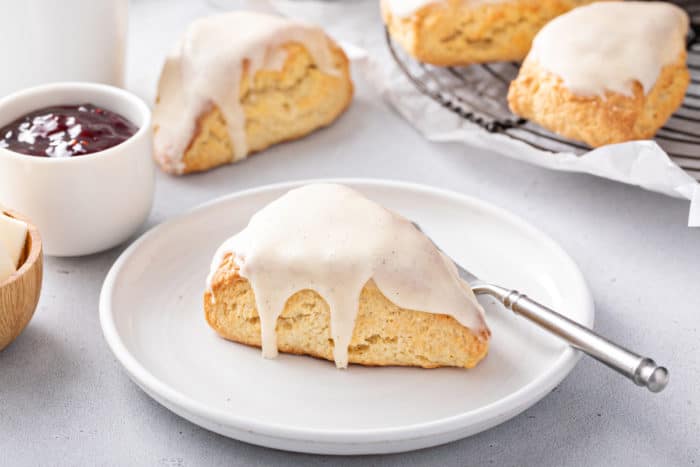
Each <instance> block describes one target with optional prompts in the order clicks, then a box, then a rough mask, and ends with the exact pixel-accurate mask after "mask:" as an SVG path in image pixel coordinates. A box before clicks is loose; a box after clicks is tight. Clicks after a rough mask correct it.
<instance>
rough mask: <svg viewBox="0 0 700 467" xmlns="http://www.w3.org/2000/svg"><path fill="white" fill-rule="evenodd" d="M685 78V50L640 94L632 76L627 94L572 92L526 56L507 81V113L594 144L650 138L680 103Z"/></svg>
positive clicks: (638, 86)
mask: <svg viewBox="0 0 700 467" xmlns="http://www.w3.org/2000/svg"><path fill="white" fill-rule="evenodd" d="M689 82H690V73H689V72H688V68H687V66H686V52H685V51H683V52H682V53H681V54H680V56H679V57H678V60H677V61H676V62H675V63H673V64H671V65H667V66H665V67H664V68H662V70H661V72H660V74H659V77H658V79H657V80H656V83H655V84H654V86H653V88H652V89H651V90H650V91H649V93H647V94H646V95H645V93H644V90H643V88H642V85H641V84H640V83H638V82H635V83H634V85H633V95H632V96H626V95H623V94H619V93H615V92H606V94H605V96H604V97H602V96H581V95H577V94H575V93H573V92H572V91H570V90H569V89H568V88H567V87H566V85H565V84H564V82H563V81H562V79H561V78H560V77H558V76H556V75H554V74H553V73H550V72H549V71H547V70H545V69H543V68H542V67H541V66H540V65H539V64H538V63H537V61H536V60H534V59H530V58H528V59H527V60H526V61H525V63H523V66H522V67H521V69H520V73H519V74H518V77H517V78H516V79H515V80H514V81H513V82H512V83H511V85H510V89H509V91H508V104H509V106H510V109H511V110H512V111H513V113H515V114H517V115H520V116H522V117H524V118H527V119H528V120H531V121H533V122H536V123H538V124H539V125H541V126H542V127H544V128H546V129H548V130H550V131H553V132H554V133H557V134H560V135H562V136H564V137H566V138H570V139H573V140H576V141H582V142H584V143H586V144H588V145H590V146H592V147H599V146H603V145H606V144H614V143H621V142H625V141H632V140H639V139H650V138H652V137H653V136H654V134H656V132H657V131H658V130H659V128H661V127H662V126H663V125H664V124H665V123H666V121H667V120H668V119H669V117H670V116H671V115H672V114H673V112H675V111H676V109H678V107H680V105H681V104H682V102H683V98H684V96H685V91H686V89H687V87H688V83H689Z"/></svg>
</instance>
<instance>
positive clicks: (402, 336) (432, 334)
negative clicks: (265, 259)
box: [204, 254, 489, 368]
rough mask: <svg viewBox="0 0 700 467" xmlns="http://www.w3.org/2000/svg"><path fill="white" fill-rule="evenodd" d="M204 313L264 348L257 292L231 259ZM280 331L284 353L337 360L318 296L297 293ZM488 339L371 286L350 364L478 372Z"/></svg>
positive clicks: (233, 336) (225, 331)
mask: <svg viewBox="0 0 700 467" xmlns="http://www.w3.org/2000/svg"><path fill="white" fill-rule="evenodd" d="M212 294H213V296H214V298H215V301H212ZM204 313H205V316H206V319H207V322H208V323H209V325H210V326H211V327H212V328H213V329H214V330H215V331H216V332H217V333H218V334H219V335H220V336H221V337H223V338H225V339H228V340H231V341H235V342H239V343H242V344H246V345H250V346H256V347H260V346H261V337H260V319H259V317H258V311H257V309H256V306H255V295H254V293H253V290H252V288H251V286H250V283H249V282H248V280H247V279H245V278H243V277H241V276H240V275H239V273H238V266H237V265H236V264H235V261H234V259H233V255H231V254H229V255H226V256H225V257H224V259H223V260H222V263H221V265H220V266H219V268H218V270H217V271H216V273H215V274H214V277H213V280H212V284H211V291H206V292H205V294H204ZM276 329H277V346H278V349H279V351H280V352H287V353H293V354H299V355H311V356H313V357H317V358H323V359H326V360H331V361H332V360H333V340H332V339H331V333H330V310H329V307H328V304H327V303H326V301H325V300H324V299H323V298H322V297H321V296H320V295H319V294H318V293H316V292H315V291H313V290H302V291H300V292H297V293H296V294H294V295H293V296H291V297H290V298H289V300H288V301H287V303H286V305H285V307H284V311H283V312H282V314H281V315H280V317H279V319H278V320H277V328H276ZM488 337H489V336H488V333H485V334H483V335H481V336H477V335H475V334H474V333H472V332H471V331H470V330H469V329H468V328H466V327H464V326H462V325H461V324H459V322H457V321H456V320H455V319H454V318H452V317H451V316H447V315H440V314H432V313H425V312H420V311H413V310H406V309H403V308H400V307H398V306H396V305H394V304H393V303H392V302H391V301H389V300H388V299H387V298H386V297H385V296H384V295H383V294H382V292H381V291H380V290H379V289H378V288H377V286H376V285H375V284H374V281H369V282H368V283H367V284H366V285H365V287H364V288H363V289H362V293H361V295H360V309H359V311H358V314H357V319H356V321H355V329H354V332H353V336H352V340H351V342H350V347H349V361H350V363H357V364H361V365H368V366H389V365H396V366H417V367H423V368H437V367H444V366H451V367H462V368H472V367H474V366H475V365H476V364H477V363H479V361H480V360H481V359H483V358H484V357H485V356H486V353H487V351H488Z"/></svg>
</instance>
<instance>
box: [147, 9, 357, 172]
mask: <svg viewBox="0 0 700 467" xmlns="http://www.w3.org/2000/svg"><path fill="white" fill-rule="evenodd" d="M352 94H353V85H352V81H351V78H350V69H349V62H348V59H347V57H346V56H345V53H344V52H343V50H342V49H341V48H340V47H338V46H337V45H336V44H335V43H334V42H333V40H332V39H330V38H329V37H328V36H327V35H326V34H325V33H324V32H323V31H322V30H321V29H320V28H318V27H315V26H311V25H308V24H305V23H301V22H298V21H294V20H291V19H288V18H283V17H278V16H273V15H266V14H260V13H252V12H241V11H238V12H232V13H226V14H221V15H217V16H212V17H208V18H203V19H199V20H196V21H195V22H194V23H192V24H191V25H190V27H189V28H188V29H187V31H186V33H185V34H184V36H183V37H182V39H181V40H180V42H179V43H178V44H177V46H176V47H175V49H174V50H173V51H172V52H171V53H170V55H169V56H168V57H167V59H166V63H165V65H164V66H163V70H162V72H161V76H160V80H159V84H158V97H157V99H156V105H155V108H154V113H153V121H154V157H155V159H156V161H157V162H158V164H159V165H160V166H161V168H162V169H163V170H165V171H167V172H170V173H174V174H184V173H189V172H198V171H203V170H208V169H211V168H213V167H217V166H219V165H222V164H228V163H231V162H236V161H239V160H241V159H244V158H246V157H247V156H248V155H250V154H252V153H254V152H258V151H262V150H263V149H265V148H267V147H269V146H271V145H273V144H277V143H280V142H283V141H287V140H292V139H296V138H301V137H303V136H305V135H306V134H308V133H310V132H312V131H314V130H316V129H318V128H321V127H323V126H326V125H329V124H330V123H332V122H333V121H334V120H335V119H336V118H337V117H338V116H339V115H340V114H341V113H343V111H344V110H345V109H346V108H347V107H348V105H349V104H350V101H351V100H352Z"/></svg>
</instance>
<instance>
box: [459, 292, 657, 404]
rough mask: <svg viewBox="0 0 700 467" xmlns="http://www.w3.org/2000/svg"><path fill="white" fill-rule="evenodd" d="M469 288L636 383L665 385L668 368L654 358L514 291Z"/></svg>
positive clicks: (650, 388)
mask: <svg viewBox="0 0 700 467" xmlns="http://www.w3.org/2000/svg"><path fill="white" fill-rule="evenodd" d="M472 287H473V289H474V292H475V293H477V294H487V295H490V296H492V297H495V298H497V299H498V300H499V301H501V303H503V305H505V307H506V308H507V309H509V310H512V311H513V312H515V313H517V314H518V315H520V316H522V317H524V318H527V319H528V320H530V321H532V322H534V323H536V324H538V325H539V326H541V327H543V328H544V329H546V330H548V331H550V332H551V333H553V334H555V335H557V336H559V337H561V338H562V339H564V340H565V341H566V342H567V343H569V345H571V346H572V347H574V348H576V349H578V350H581V351H582V352H585V353H586V354H588V355H589V356H591V357H593V358H595V359H596V360H598V361H600V362H602V363H604V364H606V365H607V366H609V367H610V368H612V369H613V370H616V371H618V372H620V373H621V374H623V375H624V376H626V377H627V378H629V379H631V380H632V381H633V382H634V383H635V384H637V385H638V386H644V387H646V388H647V389H649V390H650V391H651V392H660V391H662V390H663V389H664V388H665V387H666V385H667V384H668V379H669V374H668V370H666V368H664V367H662V366H658V365H656V363H655V362H654V360H652V359H650V358H646V357H642V356H640V355H637V354H636V353H634V352H631V351H629V350H627V349H625V348H623V347H620V346H619V345H617V344H614V343H613V342H610V341H609V340H607V339H605V338H604V337H602V336H599V335H598V334H596V333H595V332H593V331H592V330H590V329H588V328H586V327H584V326H581V325H580V324H578V323H576V322H574V321H572V320H570V319H569V318H566V317H565V316H562V315H560V314H559V313H557V312H556V311H554V310H552V309H551V308H548V307H546V306H544V305H541V304H540V303H537V302H536V301H534V300H532V299H531V298H528V297H527V296H526V295H525V294H521V293H520V292H518V291H517V290H509V289H506V288H503V287H500V286H497V285H493V284H488V283H483V282H479V283H476V284H472Z"/></svg>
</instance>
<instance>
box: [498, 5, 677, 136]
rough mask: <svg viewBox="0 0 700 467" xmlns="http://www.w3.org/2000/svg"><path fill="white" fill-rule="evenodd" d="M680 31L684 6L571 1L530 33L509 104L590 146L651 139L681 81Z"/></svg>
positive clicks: (672, 109)
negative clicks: (569, 7) (568, 8)
mask: <svg viewBox="0 0 700 467" xmlns="http://www.w3.org/2000/svg"><path fill="white" fill-rule="evenodd" d="M619 18H626V19H627V20H626V21H620V20H619ZM687 31H688V17H687V15H686V13H685V12H684V11H683V10H681V9H680V8H678V7H676V6H674V5H672V4H670V3H665V2H624V3H623V2H619V3H618V2H614V3H600V4H594V5H589V6H586V7H581V8H578V9H576V10H574V11H572V12H570V13H567V14H566V15H563V16H560V17H559V18H557V19H555V20H553V21H552V22H551V23H549V24H548V25H547V26H546V27H545V28H544V29H542V31H541V32H540V33H539V34H538V35H537V37H536V38H535V41H534V43H533V49H532V51H531V52H530V54H529V55H528V57H527V59H526V60H525V62H524V63H523V66H522V67H521V69H520V72H519V74H518V77H517V78H516V79H515V80H514V81H513V82H512V83H511V85H510V89H509V92H508V104H509V106H510V108H511V110H512V111H513V112H514V113H515V114H517V115H520V116H522V117H525V118H527V119H529V120H532V121H533V122H536V123H538V124H539V125H541V126H543V127H544V128H547V129H549V130H551V131H553V132H555V133H558V134H560V135H562V136H565V137H567V138H570V139H573V140H577V141H582V142H584V143H586V144H588V145H590V146H593V147H599V146H603V145H606V144H614V143H620V142H625V141H631V140H638V139H649V138H652V137H653V136H654V134H655V133H656V132H657V131H658V129H659V128H661V127H662V126H663V125H664V123H665V122H666V120H668V118H669V117H670V116H671V115H672V114H673V112H675V110H676V109H677V108H678V107H679V106H680V105H681V103H682V102H683V98H684V95H685V91H686V89H687V87H688V83H689V80H690V74H689V72H688V68H687V66H686V51H685V37H686V34H687ZM592 38H596V39H592Z"/></svg>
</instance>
